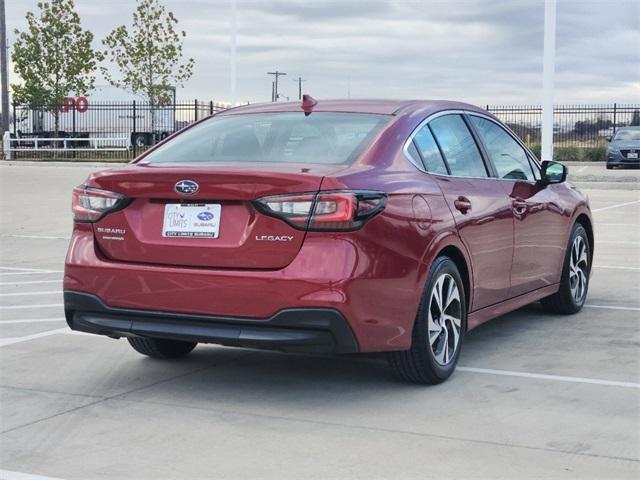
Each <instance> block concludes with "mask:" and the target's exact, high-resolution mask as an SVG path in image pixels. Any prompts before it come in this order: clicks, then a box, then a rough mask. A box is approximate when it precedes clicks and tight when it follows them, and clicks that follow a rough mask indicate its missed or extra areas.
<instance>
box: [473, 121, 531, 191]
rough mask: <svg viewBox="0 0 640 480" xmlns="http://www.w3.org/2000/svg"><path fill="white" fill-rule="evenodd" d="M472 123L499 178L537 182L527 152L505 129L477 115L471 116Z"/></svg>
mask: <svg viewBox="0 0 640 480" xmlns="http://www.w3.org/2000/svg"><path fill="white" fill-rule="evenodd" d="M471 121H472V122H473V125H474V126H475V127H476V130H477V132H478V135H480V138H481V139H482V143H484V146H485V148H486V149H487V153H488V154H489V157H490V158H491V161H492V162H493V164H494V165H495V167H496V171H497V172H498V177H499V178H506V179H512V180H528V181H533V180H535V177H534V174H533V170H532V169H531V163H530V161H529V156H528V155H527V152H525V150H524V149H523V148H522V147H521V146H520V144H519V143H518V142H516V141H515V140H514V138H513V137H512V136H511V135H509V134H508V133H507V131H506V130H505V129H504V128H502V127H501V126H499V125H498V124H497V123H495V122H492V121H491V120H487V119H486V118H482V117H478V116H476V115H471Z"/></svg>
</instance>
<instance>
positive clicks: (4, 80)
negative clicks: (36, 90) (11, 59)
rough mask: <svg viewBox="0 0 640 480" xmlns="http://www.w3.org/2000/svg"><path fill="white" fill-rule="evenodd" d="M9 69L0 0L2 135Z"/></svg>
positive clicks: (6, 114)
mask: <svg viewBox="0 0 640 480" xmlns="http://www.w3.org/2000/svg"><path fill="white" fill-rule="evenodd" d="M8 76H9V71H8V69H7V24H6V21H5V16H4V0H0V77H2V87H1V88H2V122H1V124H0V130H2V135H4V132H6V131H7V130H9V79H8Z"/></svg>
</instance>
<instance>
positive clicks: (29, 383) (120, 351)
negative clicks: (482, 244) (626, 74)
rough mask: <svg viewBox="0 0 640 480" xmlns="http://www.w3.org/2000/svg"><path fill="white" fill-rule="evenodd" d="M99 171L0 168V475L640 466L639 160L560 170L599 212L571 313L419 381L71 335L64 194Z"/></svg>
mask: <svg viewBox="0 0 640 480" xmlns="http://www.w3.org/2000/svg"><path fill="white" fill-rule="evenodd" d="M96 169H97V168H96V167H91V166H61V165H25V164H4V165H2V166H0V176H1V187H2V193H1V198H0V212H1V214H0V215H1V219H0V235H1V237H0V242H1V256H0V322H1V323H0V392H1V397H0V398H1V400H0V401H1V403H0V407H1V425H0V430H1V432H0V455H1V458H0V469H2V470H1V471H0V478H49V477H53V478H64V479H94V478H149V479H159V478H176V479H182V478H194V479H200V478H323V479H324V478H340V479H351V478H367V479H369V478H430V477H445V478H452V477H455V478H509V479H513V478H525V477H536V478H538V477H545V478H600V479H602V478H639V476H640V170H614V171H606V170H605V168H604V165H602V164H592V165H580V164H577V165H571V166H570V169H571V177H572V179H573V180H575V182H576V184H577V185H578V186H579V187H580V188H581V189H583V190H584V191H586V192H587V193H588V194H589V197H590V200H591V205H592V208H593V211H594V217H595V221H596V225H595V229H596V232H595V233H596V250H595V252H596V253H595V261H594V273H593V277H592V283H591V287H590V292H589V297H588V300H587V306H586V308H585V309H584V310H583V311H582V312H581V313H580V314H578V315H574V316H569V317H565V316H557V315H549V314H546V313H544V312H543V311H542V309H541V308H540V306H539V305H537V304H536V305H531V306H528V307H526V308H523V309H521V310H519V311H517V312H514V313H512V314H509V315H506V316H504V317H501V318H499V319H496V320H494V321H492V322H490V323H488V324H485V325H483V326H481V327H479V328H477V329H476V330H474V331H473V332H471V333H470V334H469V335H468V337H467V339H466V344H465V346H464V349H463V352H462V356H461V360H460V364H459V365H460V367H459V368H458V370H457V372H456V373H455V374H454V375H453V377H452V378H451V379H450V380H449V381H448V382H446V383H444V384H442V385H440V386H437V387H418V386H412V385H407V384H404V383H402V382H399V381H397V380H396V379H395V378H394V377H393V375H392V373H391V371H390V370H389V368H388V367H387V365H386V363H385V362H384V359H383V358H379V357H377V356H375V355H373V356H367V357H357V356H349V357H323V356H307V355H284V354H280V353H270V352H261V351H252V350H241V349H230V348H223V347H217V346H211V345H205V346H199V347H198V348H197V349H196V350H195V351H194V352H193V354H192V355H191V356H189V357H187V358H185V359H183V360H179V361H172V362H160V361H154V360H151V359H148V358H144V357H142V356H140V355H139V354H137V353H136V352H134V351H133V350H132V349H131V348H130V347H129V345H128V344H127V342H126V341H124V340H120V341H115V340H110V339H107V338H102V337H97V336H89V335H81V334H72V333H71V332H70V331H69V330H68V329H67V327H66V323H65V322H64V319H63V310H62V295H61V288H62V286H61V279H62V268H63V262H64V255H65V251H66V248H67V242H68V236H69V233H70V229H71V214H70V192H71V188H72V187H73V186H75V185H77V184H79V183H81V181H82V180H83V179H84V177H85V176H86V175H87V173H88V172H90V171H92V170H96ZM15 472H18V473H22V474H29V475H34V477H20V476H19V475H18V474H17V473H15Z"/></svg>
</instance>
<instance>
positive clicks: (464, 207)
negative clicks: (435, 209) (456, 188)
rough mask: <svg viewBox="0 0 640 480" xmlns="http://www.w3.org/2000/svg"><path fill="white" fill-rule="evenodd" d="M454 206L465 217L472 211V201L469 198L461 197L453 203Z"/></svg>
mask: <svg viewBox="0 0 640 480" xmlns="http://www.w3.org/2000/svg"><path fill="white" fill-rule="evenodd" d="M453 206H454V207H456V209H457V210H460V213H462V214H463V215H464V214H465V213H467V212H468V211H469V210H471V201H470V200H469V199H468V198H467V197H463V196H460V197H458V198H456V199H455V200H454V201H453Z"/></svg>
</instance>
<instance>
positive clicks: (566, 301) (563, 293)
mask: <svg viewBox="0 0 640 480" xmlns="http://www.w3.org/2000/svg"><path fill="white" fill-rule="evenodd" d="M577 239H581V242H583V244H584V246H585V249H586V252H585V253H586V258H587V260H586V265H584V271H583V274H584V280H583V284H584V291H583V293H582V294H581V295H580V298H576V296H575V295H574V292H573V291H572V288H571V287H572V284H574V285H576V284H575V281H572V280H571V275H570V271H571V261H572V258H571V256H572V254H573V248H574V244H575V242H576V241H578V240H577ZM590 273H591V245H590V243H589V236H588V235H587V231H586V230H585V229H584V227H583V226H582V225H581V224H579V223H576V224H575V225H574V226H573V229H572V231H571V237H570V238H569V244H568V245H567V251H566V253H565V257H564V264H563V267H562V278H561V279H560V289H559V290H558V291H557V292H556V293H554V294H553V295H550V296H548V297H546V298H543V299H542V300H540V303H542V306H543V307H544V308H545V310H547V311H548V312H550V313H562V314H565V315H570V314H573V313H577V312H579V311H580V310H582V307H583V305H584V302H585V300H586V298H587V293H588V291H589V276H590ZM576 288H577V287H576Z"/></svg>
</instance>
